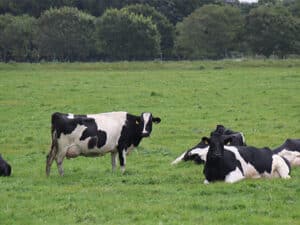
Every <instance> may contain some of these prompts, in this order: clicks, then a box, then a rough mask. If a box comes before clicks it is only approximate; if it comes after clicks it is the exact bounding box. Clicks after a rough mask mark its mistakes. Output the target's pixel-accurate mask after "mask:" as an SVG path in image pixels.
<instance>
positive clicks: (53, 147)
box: [46, 114, 58, 176]
mask: <svg viewBox="0 0 300 225" xmlns="http://www.w3.org/2000/svg"><path fill="white" fill-rule="evenodd" d="M54 117H55V114H53V115H52V121H51V137H52V143H51V148H50V151H49V153H48V155H47V159H46V175H47V176H49V174H50V169H51V165H52V163H53V160H54V159H55V157H56V154H57V151H58V142H57V133H56V129H55V126H54Z"/></svg>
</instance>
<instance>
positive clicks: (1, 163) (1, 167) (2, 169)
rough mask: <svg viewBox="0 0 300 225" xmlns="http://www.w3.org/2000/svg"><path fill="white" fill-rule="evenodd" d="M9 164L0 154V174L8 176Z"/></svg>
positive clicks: (9, 172) (9, 171)
mask: <svg viewBox="0 0 300 225" xmlns="http://www.w3.org/2000/svg"><path fill="white" fill-rule="evenodd" d="M10 174H11V166H10V165H9V164H8V163H7V162H6V161H5V160H4V159H3V158H2V156H1V155H0V176H10Z"/></svg>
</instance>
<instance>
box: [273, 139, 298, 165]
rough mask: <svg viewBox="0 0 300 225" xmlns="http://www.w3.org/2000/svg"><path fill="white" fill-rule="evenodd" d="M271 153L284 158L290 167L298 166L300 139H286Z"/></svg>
mask: <svg viewBox="0 0 300 225" xmlns="http://www.w3.org/2000/svg"><path fill="white" fill-rule="evenodd" d="M273 152H274V153H275V154H278V155H280V156H283V157H284V158H286V159H287V160H288V161H289V162H290V164H291V166H300V139H287V140H286V141H285V142H284V143H283V144H282V145H281V146H279V147H278V148H275V149H274V150H273Z"/></svg>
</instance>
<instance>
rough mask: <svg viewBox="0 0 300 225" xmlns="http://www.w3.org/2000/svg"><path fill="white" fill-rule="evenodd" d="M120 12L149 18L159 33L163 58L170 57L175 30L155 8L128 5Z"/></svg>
mask: <svg viewBox="0 0 300 225" xmlns="http://www.w3.org/2000/svg"><path fill="white" fill-rule="evenodd" d="M122 10H125V11H128V12H132V13H135V14H138V15H143V16H145V17H150V18H151V20H152V22H153V23H154V24H155V25H156V27H157V29H158V31H159V33H160V36H161V42H160V48H161V51H162V54H163V56H164V57H167V58H170V57H171V56H172V51H173V46H174V36H175V28H174V26H173V25H172V24H171V23H170V22H169V21H168V19H167V18H166V17H165V16H164V15H162V14H161V13H159V12H158V11H156V10H155V8H153V7H151V6H149V5H142V4H136V5H130V6H127V7H125V8H123V9H122Z"/></svg>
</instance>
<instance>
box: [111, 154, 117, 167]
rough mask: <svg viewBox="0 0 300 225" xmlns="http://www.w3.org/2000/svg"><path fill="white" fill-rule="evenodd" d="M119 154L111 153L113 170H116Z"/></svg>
mask: <svg viewBox="0 0 300 225" xmlns="http://www.w3.org/2000/svg"><path fill="white" fill-rule="evenodd" d="M117 155H118V152H112V153H111V167H112V171H113V172H114V171H116V165H117Z"/></svg>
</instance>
